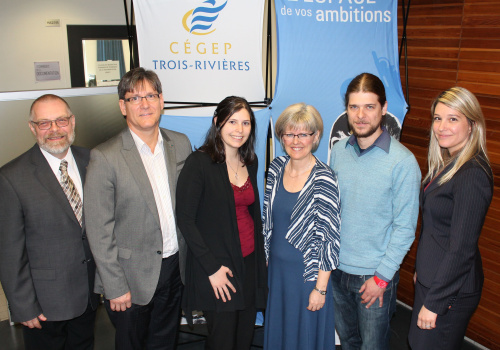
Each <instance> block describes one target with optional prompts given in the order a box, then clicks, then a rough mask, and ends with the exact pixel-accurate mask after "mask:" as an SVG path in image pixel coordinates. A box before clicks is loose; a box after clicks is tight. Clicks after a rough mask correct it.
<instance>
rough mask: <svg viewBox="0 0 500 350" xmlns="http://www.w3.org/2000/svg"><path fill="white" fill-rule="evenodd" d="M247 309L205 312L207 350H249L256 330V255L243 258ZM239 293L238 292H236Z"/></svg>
mask: <svg viewBox="0 0 500 350" xmlns="http://www.w3.org/2000/svg"><path fill="white" fill-rule="evenodd" d="M243 260H244V263H245V276H244V280H243V289H244V291H245V309H243V310H235V311H226V312H217V311H203V315H204V316H205V319H206V320H207V328H208V337H207V340H206V341H205V349H206V350H248V349H250V347H251V345H252V339H253V333H254V328H255V317H256V313H257V312H256V308H255V278H256V277H255V253H252V254H250V255H248V256H246V257H245V258H243ZM236 292H238V291H236Z"/></svg>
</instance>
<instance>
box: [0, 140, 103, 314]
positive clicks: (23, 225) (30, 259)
mask: <svg viewBox="0 0 500 350" xmlns="http://www.w3.org/2000/svg"><path fill="white" fill-rule="evenodd" d="M71 149H72V153H73V156H74V158H75V160H76V163H77V165H78V170H79V172H80V176H81V178H82V183H83V182H84V181H83V180H84V179H85V170H86V169H85V168H86V166H87V164H88V161H89V150H87V149H83V148H79V147H71ZM94 275H95V265H94V262H93V260H92V254H91V253H90V249H89V245H88V241H87V240H86V236H85V225H84V228H82V227H80V224H79V223H78V220H77V219H76V216H75V214H74V213H73V210H72V209H71V206H70V204H69V202H68V199H67V198H66V195H65V194H64V191H63V189H62V188H61V185H60V184H59V181H58V179H57V178H56V177H55V176H54V173H53V172H52V169H51V168H50V165H49V163H48V162H47V160H46V159H45V157H44V156H43V154H42V152H41V151H40V148H39V146H38V145H35V146H33V147H32V148H31V149H30V150H28V151H27V152H26V153H24V154H22V155H21V156H19V157H18V158H16V159H14V160H13V161H11V162H9V163H8V164H6V165H5V166H3V167H2V168H1V169H0V280H1V282H2V286H3V289H4V291H5V295H6V296H7V300H8V301H9V306H10V310H11V314H12V320H13V321H16V322H24V321H28V320H31V319H33V318H35V317H37V316H38V315H40V314H41V313H43V314H44V315H45V316H46V317H47V319H48V320H49V321H61V320H69V319H72V318H75V317H77V316H80V315H81V314H83V312H84V311H85V310H86V308H87V305H88V302H89V295H90V296H91V298H90V299H91V302H92V306H93V307H96V306H97V298H96V296H95V295H94V294H93V293H91V292H92V290H93V284H94Z"/></svg>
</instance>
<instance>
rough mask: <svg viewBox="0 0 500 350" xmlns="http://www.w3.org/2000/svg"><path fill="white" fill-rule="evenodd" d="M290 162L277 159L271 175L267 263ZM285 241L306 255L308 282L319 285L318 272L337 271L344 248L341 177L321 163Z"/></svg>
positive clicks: (301, 196) (264, 215)
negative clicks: (278, 195)
mask: <svg viewBox="0 0 500 350" xmlns="http://www.w3.org/2000/svg"><path fill="white" fill-rule="evenodd" d="M289 160H290V157H289V156H281V157H278V158H275V159H274V160H273V161H272V162H271V165H270V167H269V172H268V175H267V183H266V192H265V194H264V210H263V212H262V222H263V234H264V248H265V251H266V259H267V260H269V245H270V242H271V235H272V232H273V221H272V217H273V215H272V211H273V202H274V198H275V196H276V192H277V190H278V188H279V185H280V182H281V179H282V173H283V172H284V170H285V166H286V164H287V163H288V161H289ZM285 238H286V239H287V241H288V242H290V244H292V245H293V246H294V247H295V248H297V249H298V250H300V251H301V252H302V255H303V257H304V265H305V270H304V281H316V280H317V279H318V269H321V270H323V271H331V270H334V269H336V268H337V266H338V264H339V248H340V195H339V189H338V183H337V177H336V176H335V173H334V172H333V171H332V169H330V167H329V166H328V165H326V164H325V163H323V162H321V161H320V160H318V159H316V165H315V166H314V167H313V169H312V171H311V174H310V175H309V178H308V179H307V181H306V183H305V185H304V188H302V190H301V191H300V194H299V198H298V199H297V203H295V206H294V207H293V211H292V217H291V220H290V226H289V227H288V232H287V233H286V236H285Z"/></svg>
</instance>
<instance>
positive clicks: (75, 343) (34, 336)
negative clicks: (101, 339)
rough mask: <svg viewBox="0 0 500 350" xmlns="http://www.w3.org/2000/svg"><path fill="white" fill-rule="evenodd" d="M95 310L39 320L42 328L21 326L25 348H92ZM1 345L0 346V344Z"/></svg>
mask: <svg viewBox="0 0 500 350" xmlns="http://www.w3.org/2000/svg"><path fill="white" fill-rule="evenodd" d="M95 316H96V310H92V307H91V305H90V303H89V304H88V305H87V310H85V312H84V313H83V314H82V315H81V316H78V317H75V318H73V319H71V320H67V321H40V324H41V325H42V329H38V328H28V327H23V337H24V347H25V349H26V350H92V349H93V348H94V325H95ZM0 347H1V346H0Z"/></svg>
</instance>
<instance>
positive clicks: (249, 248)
mask: <svg viewBox="0 0 500 350" xmlns="http://www.w3.org/2000/svg"><path fill="white" fill-rule="evenodd" d="M231 186H232V187H233V192H234V203H235V205H236V220H237V221H238V231H239V234H240V243H241V252H242V253H243V257H245V256H247V255H250V254H251V253H253V251H254V249H255V239H254V222H253V219H252V216H251V215H250V212H249V211H248V206H249V205H251V204H253V202H255V195H254V193H253V186H252V183H251V182H250V177H248V178H247V181H246V182H245V184H244V185H243V186H241V187H238V186H236V185H233V184H231Z"/></svg>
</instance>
